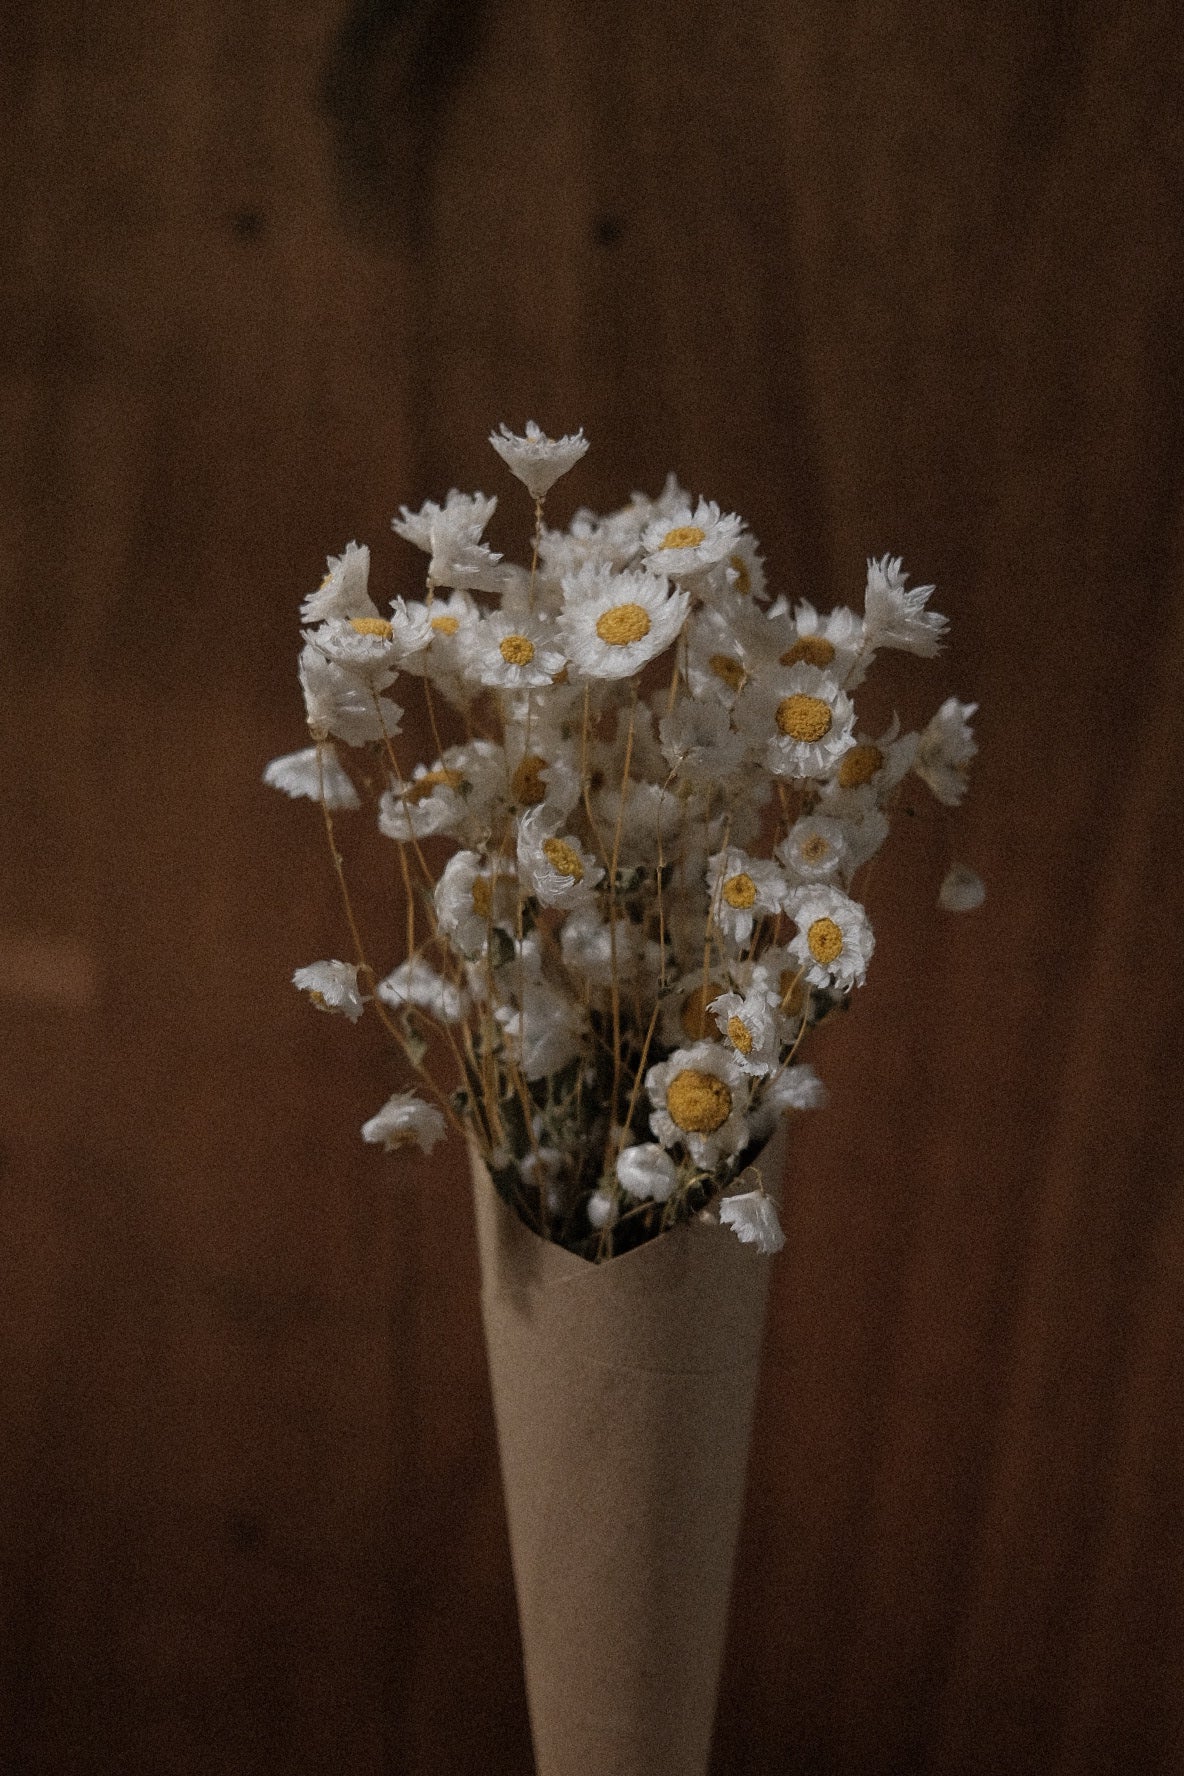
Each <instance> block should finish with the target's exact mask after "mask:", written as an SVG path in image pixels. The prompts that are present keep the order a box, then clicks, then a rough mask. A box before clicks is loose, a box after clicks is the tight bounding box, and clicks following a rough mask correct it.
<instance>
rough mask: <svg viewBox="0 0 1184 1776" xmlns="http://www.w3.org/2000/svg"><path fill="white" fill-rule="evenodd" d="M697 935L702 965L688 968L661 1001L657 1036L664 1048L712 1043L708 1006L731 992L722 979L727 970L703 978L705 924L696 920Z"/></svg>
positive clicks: (713, 1033) (714, 972) (717, 971)
mask: <svg viewBox="0 0 1184 1776" xmlns="http://www.w3.org/2000/svg"><path fill="white" fill-rule="evenodd" d="M695 934H696V940H697V942H698V947H699V954H700V962H699V965H698V967H697V968H689V969H687V970H686V972H685V973H683V974H681V975H680V976H679V977H678V979H677V980H676V981H675V982H674V985H673V988H672V990H671V991H670V992H669V993H667V994H666V996H665V998H664V999H663V1000H662V1007H661V1010H660V1011H659V1013H658V1036H659V1039H660V1041H661V1042H662V1045H663V1047H664V1048H679V1047H681V1046H685V1045H686V1044H687V1043H689V1042H704V1041H710V1040H711V1039H712V1037H713V1036H714V1035H715V1019H714V1018H713V1017H712V1015H711V1013H710V1011H709V1010H708V1006H709V1005H711V1003H712V1001H713V1000H715V999H718V998H719V996H720V994H721V993H726V992H728V991H729V986H730V982H729V981H728V980H727V979H721V978H720V977H721V976H726V975H727V974H728V970H727V969H725V968H722V967H716V968H714V969H712V970H709V972H708V977H707V979H706V980H704V978H703V963H702V959H701V958H702V953H703V922H702V920H701V919H700V920H696V923H695Z"/></svg>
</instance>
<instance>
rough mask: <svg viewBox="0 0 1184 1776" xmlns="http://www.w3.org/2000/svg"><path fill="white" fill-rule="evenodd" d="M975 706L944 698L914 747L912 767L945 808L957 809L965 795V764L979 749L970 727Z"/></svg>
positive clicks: (967, 763) (974, 704)
mask: <svg viewBox="0 0 1184 1776" xmlns="http://www.w3.org/2000/svg"><path fill="white" fill-rule="evenodd" d="M977 708H978V704H977V703H960V702H959V701H958V699H957V697H947V698H946V700H945V702H944V703H943V704H942V706H941V708H940V709H939V710H938V712H937V714H936V715H935V716H934V718H933V720H932V721H931V722H930V723H929V726H928V727H927V728H925V729H924V731H923V732H922V734H921V738H920V742H919V744H918V746H917V756H916V758H915V759H914V761H913V770H914V771H915V772H916V773H917V776H918V777H919V778H920V779H921V781H922V782H923V783H926V784H928V786H929V788H930V789H931V790H932V791H933V794H934V795H935V796H936V797H937V799H938V801H939V802H944V803H945V805H946V807H947V808H956V807H957V806H958V804H959V802H960V801H961V800H962V797H963V796H964V795H965V794H966V767H967V766H968V765H969V763H970V761H971V759H972V758H973V757H974V755H975V753H976V752H977V751H978V747H977V745H976V744H975V740H974V735H973V734H972V733H971V730H970V718H971V716H972V715H973V714H974V712H975V710H976V709H977Z"/></svg>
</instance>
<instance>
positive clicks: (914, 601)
mask: <svg viewBox="0 0 1184 1776" xmlns="http://www.w3.org/2000/svg"><path fill="white" fill-rule="evenodd" d="M908 577H909V576H908V575H907V574H906V573H902V572H901V557H900V556H899V555H883V556H881V557H880V559H879V560H875V559H874V558H871V557H869V559H868V564H867V590H866V592H865V593H864V601H863V628H864V646H865V648H866V649H867V650H869V651H871V652H875V650H876V649H877V648H902V649H903V650H904V651H905V652H906V653H909V654H920V655H922V656H923V657H924V658H926V659H929V658H931V657H932V656H933V655H934V654H936V653H940V651H941V643H942V636H943V635H944V634H945V632H946V630H947V629H948V628H949V619H948V618H947V617H943V616H941V615H939V613H938V612H937V611H931V610H926V608H925V606H926V604H927V603H928V602H929V599H930V597H931V596H932V594H933V593H934V591H935V590H936V587H934V586H914V587H912V588H911V590H910V589H909V588H908V587H906V585H905V581H906V580H907V579H908Z"/></svg>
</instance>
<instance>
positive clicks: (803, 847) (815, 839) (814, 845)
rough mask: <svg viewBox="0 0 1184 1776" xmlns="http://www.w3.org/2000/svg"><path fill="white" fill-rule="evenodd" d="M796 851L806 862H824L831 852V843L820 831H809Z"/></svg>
mask: <svg viewBox="0 0 1184 1776" xmlns="http://www.w3.org/2000/svg"><path fill="white" fill-rule="evenodd" d="M798 851H799V854H800V855H801V857H802V859H803V861H804V862H806V863H825V862H826V860H827V858H828V857H829V856H830V853H831V843H830V840H829V839H824V838H823V836H822V834H821V833H811V834H810V837H809V838H808V839H804V840H803V841H802V843H801V844H800V845H799V846H798Z"/></svg>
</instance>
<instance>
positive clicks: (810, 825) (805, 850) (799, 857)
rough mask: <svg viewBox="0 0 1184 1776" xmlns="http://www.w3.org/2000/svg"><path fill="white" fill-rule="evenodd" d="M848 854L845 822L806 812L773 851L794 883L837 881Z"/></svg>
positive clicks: (845, 755) (843, 871) (841, 874)
mask: <svg viewBox="0 0 1184 1776" xmlns="http://www.w3.org/2000/svg"><path fill="white" fill-rule="evenodd" d="M843 756H844V758H846V757H847V756H848V755H847V754H844V755H843ZM849 855H850V847H849V843H848V828H847V826H846V824H845V822H843V821H842V820H834V819H831V818H829V817H828V816H827V815H825V814H806V815H803V817H802V819H801V820H795V821H794V823H793V825H792V826H791V827H790V829H789V833H788V835H787V836H786V837H785V838H784V839H782V841H781V843H780V844H779V845H778V846H777V847H776V849H775V851H774V856H775V857H776V858H778V860H779V861H780V862H781V863H782V864H783V865H784V867H785V871H786V874H787V875H788V877H789V879H790V881H791V882H793V883H795V884H796V883H800V882H833V881H836V880H837V879H838V878H839V877H841V876H843V875H844V874H845V873H846V865H847V862H848V858H849Z"/></svg>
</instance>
